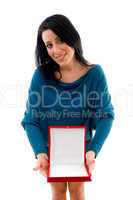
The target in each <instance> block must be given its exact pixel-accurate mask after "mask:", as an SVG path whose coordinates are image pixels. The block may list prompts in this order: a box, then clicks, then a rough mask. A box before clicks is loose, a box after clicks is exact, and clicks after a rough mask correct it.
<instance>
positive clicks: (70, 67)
mask: <svg viewBox="0 0 133 200" xmlns="http://www.w3.org/2000/svg"><path fill="white" fill-rule="evenodd" d="M81 67H82V65H81V64H80V63H79V62H78V61H77V60H72V61H71V63H69V64H68V65H64V66H61V68H60V70H61V72H73V71H75V70H79V68H81Z"/></svg>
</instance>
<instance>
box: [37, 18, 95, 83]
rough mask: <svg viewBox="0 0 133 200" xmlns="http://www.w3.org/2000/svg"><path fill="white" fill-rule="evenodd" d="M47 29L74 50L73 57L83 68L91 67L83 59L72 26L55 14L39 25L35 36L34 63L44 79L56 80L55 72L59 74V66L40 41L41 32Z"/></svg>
mask: <svg viewBox="0 0 133 200" xmlns="http://www.w3.org/2000/svg"><path fill="white" fill-rule="evenodd" d="M47 29H50V30H52V31H53V32H54V33H55V34H56V35H57V36H58V37H59V38H60V39H61V40H62V41H64V42H65V43H67V44H68V45H69V46H70V47H72V48H74V50H75V57H76V59H77V60H78V61H79V62H80V63H81V64H83V65H85V66H91V65H92V64H90V63H89V62H88V61H87V60H86V59H85V58H84V57H83V50H82V44H81V39H80V36H79V33H78V32H77V30H76V29H75V27H74V26H73V24H72V23H71V22H70V20H69V19H68V18H67V17H66V16H64V15H61V14H55V15H52V16H50V17H47V18H46V19H45V20H44V21H43V22H42V23H41V24H40V26H39V28H38V34H37V44H36V49H35V63H36V66H37V67H39V69H40V71H41V72H42V74H43V77H44V78H45V79H53V80H57V78H56V76H55V72H56V71H57V72H59V73H60V66H59V65H58V64H57V63H56V62H55V61H54V60H53V59H52V58H51V57H50V56H49V55H48V52H47V49H46V46H45V44H44V42H43V40H42V32H43V31H45V30H47ZM60 75H61V73H60ZM58 80H59V79H58Z"/></svg>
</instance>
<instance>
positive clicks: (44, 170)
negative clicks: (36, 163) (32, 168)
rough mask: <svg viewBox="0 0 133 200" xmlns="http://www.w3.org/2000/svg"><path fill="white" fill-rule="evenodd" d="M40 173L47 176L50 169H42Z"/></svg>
mask: <svg viewBox="0 0 133 200" xmlns="http://www.w3.org/2000/svg"><path fill="white" fill-rule="evenodd" d="M40 173H41V174H42V175H43V176H45V177H47V176H48V169H41V170H40Z"/></svg>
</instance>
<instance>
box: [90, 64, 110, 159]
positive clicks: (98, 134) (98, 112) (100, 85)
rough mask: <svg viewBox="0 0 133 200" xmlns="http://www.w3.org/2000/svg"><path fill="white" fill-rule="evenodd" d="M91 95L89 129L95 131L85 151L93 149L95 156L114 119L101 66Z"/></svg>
mask: <svg viewBox="0 0 133 200" xmlns="http://www.w3.org/2000/svg"><path fill="white" fill-rule="evenodd" d="M92 96H93V98H91V108H90V109H91V111H92V116H91V129H92V130H95V133H94V136H93V137H92V140H91V142H90V144H89V145H88V146H87V151H89V150H92V151H94V152H95V154H96V157H97V155H98V153H99V152H100V150H101V148H102V146H103V144H104V142H105V140H106V138H107V136H108V135H109V132H110V130H111V127H112V124H113V120H114V107H113V105H112V103H111V95H110V93H109V90H108V85H107V80H106V76H105V73H104V71H103V69H102V68H101V66H100V67H99V70H98V73H97V79H96V87H95V91H94V93H92Z"/></svg>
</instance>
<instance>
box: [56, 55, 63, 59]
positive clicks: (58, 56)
mask: <svg viewBox="0 0 133 200" xmlns="http://www.w3.org/2000/svg"><path fill="white" fill-rule="evenodd" d="M63 57H64V55H62V56H58V57H55V58H56V59H60V58H63Z"/></svg>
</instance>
